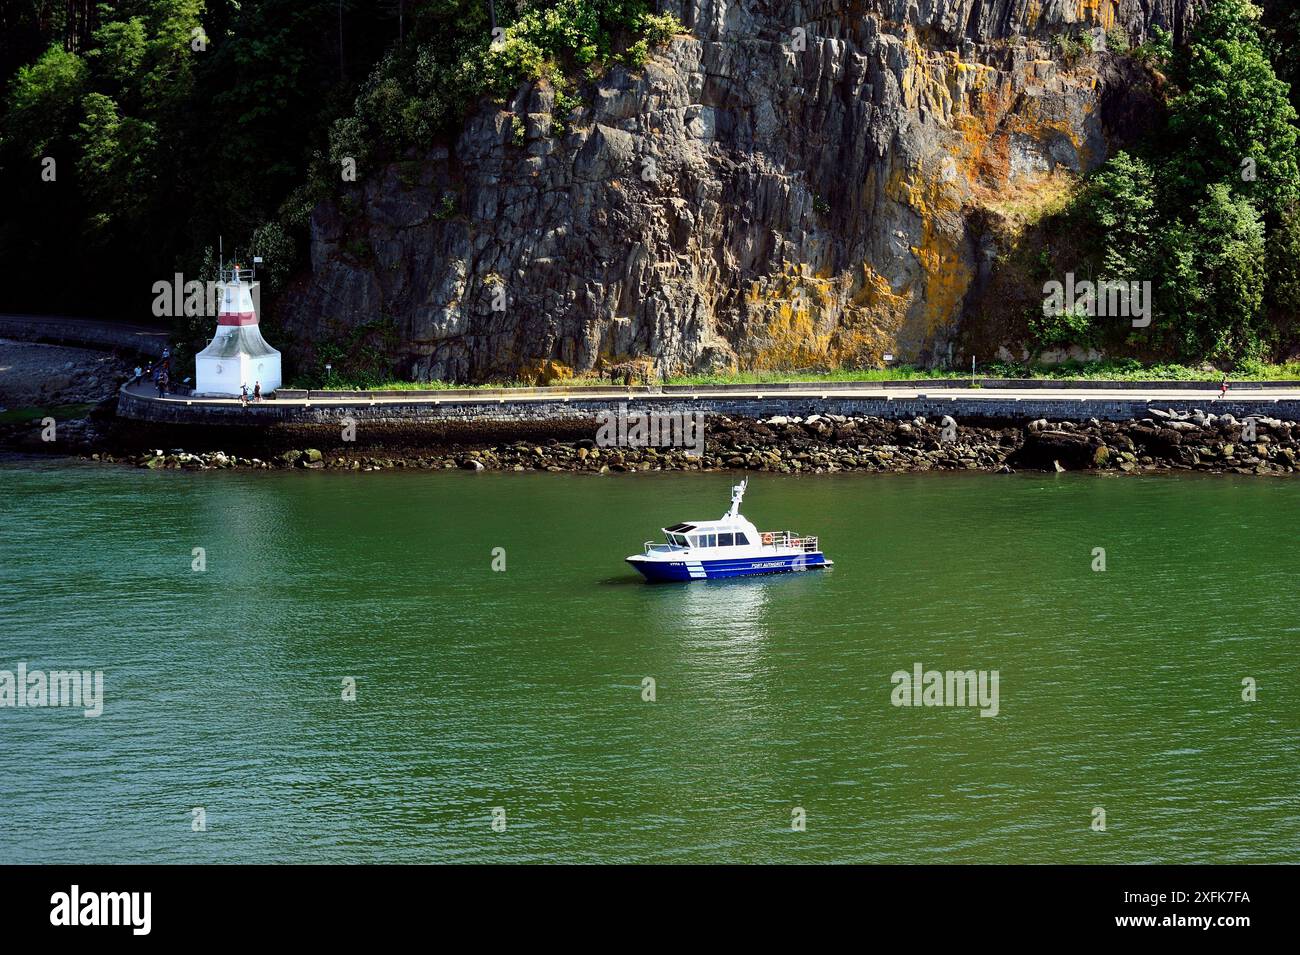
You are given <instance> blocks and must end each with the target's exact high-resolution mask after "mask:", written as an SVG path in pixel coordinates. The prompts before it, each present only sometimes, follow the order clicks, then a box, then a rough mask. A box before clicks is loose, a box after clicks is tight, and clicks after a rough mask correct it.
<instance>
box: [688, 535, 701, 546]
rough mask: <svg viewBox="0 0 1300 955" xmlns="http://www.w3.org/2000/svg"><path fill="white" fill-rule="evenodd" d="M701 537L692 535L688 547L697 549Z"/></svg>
mask: <svg viewBox="0 0 1300 955" xmlns="http://www.w3.org/2000/svg"><path fill="white" fill-rule="evenodd" d="M701 536H702V535H700V534H692V535H691V537H690V546H691V547H699V546H700V537H701Z"/></svg>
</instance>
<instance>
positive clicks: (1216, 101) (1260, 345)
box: [1031, 0, 1300, 367]
mask: <svg viewBox="0 0 1300 955" xmlns="http://www.w3.org/2000/svg"><path fill="white" fill-rule="evenodd" d="M1279 22H1281V21H1279ZM1285 22H1287V23H1289V24H1290V25H1291V27H1292V29H1294V28H1295V26H1296V25H1297V23H1300V20H1298V19H1297V17H1295V16H1293V15H1290V14H1288V16H1287V18H1286V21H1285ZM1280 37H1281V35H1280V34H1278V33H1275V32H1270V31H1269V30H1267V29H1263V28H1262V25H1261V22H1260V10H1259V8H1257V7H1256V6H1254V5H1253V4H1252V3H1250V2H1248V0H1212V2H1211V3H1210V5H1209V7H1208V8H1207V9H1206V11H1205V12H1204V13H1203V15H1202V16H1201V18H1200V20H1199V22H1198V24H1197V28H1196V31H1195V34H1194V36H1193V38H1192V42H1191V43H1190V44H1189V45H1188V46H1187V47H1186V48H1185V49H1181V50H1173V49H1171V48H1170V47H1169V46H1168V37H1167V35H1165V36H1160V37H1159V38H1158V39H1157V41H1156V42H1155V43H1152V44H1150V45H1148V47H1146V48H1145V49H1142V50H1135V51H1132V52H1133V55H1136V56H1140V57H1141V58H1142V60H1143V62H1146V63H1147V64H1148V65H1149V66H1150V67H1151V68H1152V69H1153V70H1156V71H1158V72H1160V73H1162V74H1164V75H1165V76H1166V77H1167V79H1168V81H1169V83H1170V84H1171V88H1172V91H1173V92H1172V94H1171V97H1170V101H1169V110H1168V119H1167V123H1166V126H1165V129H1164V130H1163V131H1162V133H1161V134H1160V135H1158V136H1156V137H1154V138H1153V139H1152V141H1150V142H1149V143H1146V144H1144V147H1143V148H1142V149H1141V150H1140V151H1138V152H1136V153H1128V152H1121V153H1119V154H1117V155H1116V156H1114V157H1112V158H1111V159H1110V161H1108V162H1107V163H1106V164H1105V166H1103V167H1102V169H1101V170H1100V171H1099V172H1098V173H1096V174H1095V175H1094V176H1093V177H1092V178H1091V179H1090V180H1089V181H1088V182H1087V183H1086V184H1085V187H1084V188H1083V189H1082V190H1081V191H1080V192H1079V194H1078V196H1077V197H1076V200H1075V202H1074V203H1073V206H1072V207H1071V209H1069V210H1068V212H1067V213H1066V216H1065V218H1066V220H1067V221H1066V222H1065V223H1063V224H1062V227H1063V228H1071V229H1078V230H1080V232H1082V233H1084V234H1089V235H1090V236H1091V244H1090V245H1091V250H1092V261H1091V262H1090V263H1089V266H1090V269H1091V271H1090V276H1094V275H1095V277H1096V278H1097V279H1098V280H1101V281H1120V282H1150V283H1151V284H1152V288H1153V300H1154V306H1155V307H1154V317H1153V320H1152V322H1151V324H1150V326H1149V327H1146V328H1141V329H1135V328H1132V327H1131V326H1128V325H1126V324H1124V323H1122V322H1115V321H1114V320H1112V319H1103V318H1094V319H1090V318H1088V317H1087V316H1082V315H1079V314H1077V313H1076V312H1066V313H1065V314H1061V315H1052V316H1048V317H1044V318H1039V317H1038V316H1035V317H1034V318H1033V319H1032V320H1031V328H1032V329H1033V330H1034V332H1035V333H1036V336H1037V338H1038V341H1039V344H1040V345H1044V346H1050V345H1061V344H1077V345H1084V346H1096V345H1103V346H1106V348H1107V350H1110V351H1112V352H1114V351H1119V350H1123V349H1125V348H1130V349H1132V350H1135V351H1140V352H1143V353H1146V354H1148V355H1150V354H1157V355H1163V356H1164V357H1167V358H1172V359H1177V360H1182V361H1200V360H1211V361H1220V362H1224V361H1226V362H1237V363H1244V364H1246V365H1247V367H1249V366H1250V365H1251V364H1257V363H1259V362H1261V361H1263V360H1266V359H1267V358H1269V357H1270V356H1272V355H1273V354H1275V353H1276V352H1277V351H1278V350H1279V349H1282V348H1286V347H1290V346H1292V345H1294V344H1295V341H1294V335H1295V328H1294V320H1295V316H1296V312H1297V306H1300V273H1298V271H1297V268H1298V267H1297V265H1296V253H1297V252H1300V211H1298V206H1297V203H1298V201H1300V168H1298V167H1297V159H1298V158H1300V157H1298V155H1297V128H1296V122H1297V114H1296V110H1295V107H1294V106H1293V105H1292V102H1291V99H1290V97H1291V95H1292V90H1291V89H1290V88H1289V86H1288V84H1287V83H1286V82H1284V81H1283V80H1281V79H1279V77H1278V74H1277V71H1276V70H1275V68H1274V65H1273V63H1272V62H1270V59H1269V56H1268V51H1269V49H1272V50H1273V51H1274V52H1275V53H1276V54H1283V55H1281V56H1280V57H1279V59H1278V62H1279V64H1280V65H1283V68H1284V69H1286V70H1290V69H1291V68H1292V61H1291V53H1293V52H1294V51H1295V49H1296V47H1295V46H1294V45H1292V43H1291V42H1290V41H1288V42H1285V43H1284V42H1281V40H1280ZM1290 39H1291V40H1294V36H1292V37H1291V38H1290ZM1064 264H1065V263H1060V262H1058V263H1057V265H1058V266H1060V265H1064Z"/></svg>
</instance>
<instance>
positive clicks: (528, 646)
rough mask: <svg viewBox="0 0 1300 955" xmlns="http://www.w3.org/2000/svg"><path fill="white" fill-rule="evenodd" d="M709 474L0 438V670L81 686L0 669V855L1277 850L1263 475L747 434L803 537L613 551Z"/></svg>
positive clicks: (1286, 743) (759, 489)
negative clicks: (804, 564)
mask: <svg viewBox="0 0 1300 955" xmlns="http://www.w3.org/2000/svg"><path fill="white" fill-rule="evenodd" d="M734 479H735V476H734V475H729V474H712V475H693V476H691V475H681V474H676V475H653V474H639V475H621V476H613V477H609V476H607V477H597V476H590V475H567V474H543V473H537V474H534V473H527V474H514V473H508V474H492V473H485V474H478V475H474V474H467V473H463V472H454V473H443V472H412V473H401V472H397V473H378V474H331V473H323V472H314V473H256V474H253V473H229V472H209V473H197V474H192V473H185V472H146V471H138V470H130V469H123V468H114V467H99V466H93V465H80V464H70V463H67V462H50V461H32V460H23V459H9V460H6V461H0V511H3V528H4V529H3V536H2V537H0V669H8V670H14V669H16V667H17V664H18V663H19V662H20V661H21V662H26V663H27V665H28V667H29V668H31V669H37V668H39V669H44V670H57V669H65V668H72V667H77V668H83V669H93V670H103V671H104V680H105V695H106V702H105V708H104V713H103V715H102V716H100V717H99V718H93V719H88V718H85V717H83V716H82V715H81V712H80V711H79V710H69V709H54V708H46V709H31V708H25V709H16V708H0V756H2V757H3V759H2V760H0V762H2V763H3V766H4V771H3V772H2V773H0V862H202V861H207V862H272V861H294V862H348V861H354V862H361V861H394V862H423V861H430V862H437V861H468V862H494V861H556V860H563V861H608V862H650V861H660V862H663V861H669V862H672V861H682V862H685V861H789V862H811V861H862V862H936V861H938V862H944V861H951V862H1013V861H1027V862H1156V861H1166V862H1191V861H1220V862H1228V861H1287V862H1300V733H1298V731H1300V705H1298V704H1300V653H1298V652H1297V642H1298V638H1300V617H1298V614H1297V603H1296V599H1295V598H1296V581H1297V568H1298V567H1300V537H1298V535H1297V533H1296V531H1297V518H1300V482H1297V481H1287V480H1270V479H1263V478H1253V479H1252V478H1235V477H1210V478H1205V477H1193V476H1179V477H1168V476H1166V477H1149V478H1116V477H1099V476H1095V475H1077V474H1066V475H1037V474H1035V475H1013V476H993V475H937V474H929V475H885V476H866V475H843V476H817V477H802V478H795V477H775V476H768V475H758V476H756V477H755V478H754V479H753V480H752V481H751V484H750V490H749V494H748V498H747V501H746V505H745V507H744V511H745V513H746V515H747V516H748V517H750V518H751V519H752V520H754V521H755V523H757V524H758V525H759V526H760V527H763V528H790V529H794V530H799V531H802V532H806V533H814V534H820V535H821V538H822V542H823V546H824V548H825V549H826V551H827V553H828V555H829V556H830V557H832V558H833V559H834V560H835V561H836V566H835V568H834V569H833V570H830V571H826V572H813V573H806V574H798V575H780V576H775V577H767V578H751V579H744V580H737V581H727V582H706V583H695V584H685V585H661V586H649V585H646V584H643V583H642V582H641V581H640V578H639V577H638V576H637V575H636V573H635V572H634V571H632V570H631V569H630V568H628V567H627V565H625V564H624V563H622V558H623V557H624V556H626V555H628V554H631V553H634V552H636V551H639V550H640V546H641V543H642V541H644V540H646V539H648V538H651V537H655V538H657V537H658V536H659V533H658V528H660V527H662V526H664V525H666V524H671V523H675V522H677V521H680V520H687V519H692V518H716V517H719V516H721V514H722V513H723V511H724V510H725V509H726V507H727V503H728V491H729V487H730V484H731V483H732V482H733V480H734ZM195 547H202V548H204V549H205V551H206V559H207V570H206V572H203V573H196V572H193V571H192V570H191V561H192V560H193V557H192V551H193V548H195ZM497 547H501V548H504V549H505V555H506V570H505V571H504V572H494V571H493V570H492V566H491V565H492V550H493V548H497ZM1096 547H1104V548H1105V549H1106V560H1107V570H1106V571H1105V572H1104V573H1097V572H1094V571H1093V570H1092V568H1091V565H1092V563H1093V556H1092V552H1093V549H1094V548H1096ZM918 662H919V663H922V664H923V665H924V666H925V667H926V668H927V669H929V668H935V669H987V670H998V671H999V674H1000V712H999V714H998V715H997V716H996V717H993V718H981V717H980V715H979V713H978V712H977V711H976V710H975V709H970V708H901V707H894V706H892V705H891V704H890V695H891V690H892V689H893V686H892V684H891V682H890V676H891V674H892V673H894V672H895V671H897V670H911V669H912V667H913V665H914V664H915V663H918ZM647 676H649V677H653V678H654V679H655V681H656V684H657V700H656V701H655V702H645V701H643V700H642V680H643V678H645V677H647ZM345 677H355V678H356V681H357V699H356V701H355V702H344V701H343V700H342V699H341V698H340V697H341V686H342V681H343V680H344V678H345ZM1245 677H1252V678H1254V679H1255V680H1256V681H1257V682H1258V687H1259V689H1258V694H1259V699H1258V701H1257V702H1254V703H1247V702H1243V701H1242V699H1241V692H1242V682H1241V681H1242V679H1243V678H1245ZM196 806H202V807H204V808H205V810H206V816H207V831H206V832H193V831H191V818H192V817H191V812H190V810H191V808H192V807H196ZM796 806H798V807H803V809H805V810H806V812H807V831H805V832H794V831H792V830H791V810H792V808H793V807H796ZM494 807H502V808H504V809H505V812H506V820H507V829H506V831H504V832H495V831H493V828H492V814H493V809H494ZM1094 807H1103V808H1104V809H1105V811H1106V824H1107V830H1106V831H1105V832H1096V831H1093V830H1092V829H1091V828H1090V823H1091V822H1092V820H1093V810H1094Z"/></svg>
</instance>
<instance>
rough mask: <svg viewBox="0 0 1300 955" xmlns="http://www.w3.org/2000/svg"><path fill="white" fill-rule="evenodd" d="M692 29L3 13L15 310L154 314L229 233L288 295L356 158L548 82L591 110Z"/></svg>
mask: <svg viewBox="0 0 1300 955" xmlns="http://www.w3.org/2000/svg"><path fill="white" fill-rule="evenodd" d="M494 26H496V27H498V28H499V31H500V32H499V33H498V34H497V35H496V36H495V38H494V33H493V27H494ZM676 29H679V25H677V24H676V23H675V21H674V20H672V18H670V17H662V16H656V15H654V14H653V13H652V12H651V8H650V6H649V5H648V4H647V3H645V2H643V0H558V2H549V3H541V2H529V0H379V2H377V3H376V2H370V0H364V2H363V0H242V2H241V0H114V2H106V3H98V4H96V3H94V2H93V0H29V2H25V3H22V4H0V189H3V194H4V195H5V196H6V201H5V215H4V218H3V221H2V222H0V258H3V261H4V262H5V263H6V266H7V267H8V271H9V273H10V274H11V275H12V274H18V275H21V276H23V277H24V278H25V281H23V282H21V283H6V285H5V286H4V290H3V292H0V310H5V309H8V310H17V309H27V308H40V309H64V310H67V311H72V312H87V313H101V314H102V313H105V312H107V311H111V310H112V309H114V308H118V309H123V310H130V311H131V313H132V315H133V317H136V318H138V317H140V316H143V315H147V314H148V309H149V304H150V302H151V301H152V294H151V292H150V288H151V285H152V283H153V282H154V281H155V280H157V279H159V278H165V277H166V278H169V277H170V276H171V275H172V274H173V272H174V271H181V272H183V273H184V274H185V276H186V278H194V277H198V278H204V279H206V278H210V277H212V269H213V267H214V265H215V256H214V248H215V246H216V244H217V239H218V236H223V237H224V240H225V250H226V253H227V258H230V257H231V256H232V255H239V256H247V255H249V254H250V253H254V252H255V253H258V254H261V255H263V257H264V258H265V259H266V268H265V270H264V272H263V273H262V277H263V278H264V279H265V280H266V282H265V285H266V286H267V288H266V289H265V291H270V292H272V293H273V292H274V291H275V289H276V288H277V287H279V286H282V285H283V284H284V282H285V280H286V278H287V277H288V275H289V274H290V273H291V272H292V270H293V269H294V268H295V267H296V266H297V265H299V264H301V261H302V257H303V256H304V255H305V251H306V231H305V227H306V221H307V213H308V212H309V210H310V208H311V206H312V205H313V203H314V202H315V201H316V200H317V199H319V198H320V197H321V196H322V195H324V194H325V193H326V192H327V191H328V190H330V189H338V188H341V186H340V185H339V181H340V176H339V173H338V168H339V167H338V165H337V160H338V159H339V157H342V156H347V157H350V158H352V159H353V160H354V161H356V162H357V163H358V164H361V163H364V162H367V161H370V160H372V159H374V160H379V159H384V158H389V157H393V156H399V155H401V154H402V153H403V152H404V151H406V150H415V151H417V154H418V151H419V150H421V149H428V148H429V147H431V146H432V145H434V144H435V143H437V142H440V141H446V140H447V139H448V138H449V137H451V136H453V135H454V133H455V130H456V129H457V128H458V127H459V125H460V123H461V120H462V118H463V116H464V114H465V112H466V111H467V110H468V109H469V108H470V107H472V106H473V104H474V103H475V102H476V101H477V100H478V99H479V98H480V97H482V96H495V97H505V96H508V95H509V94H511V93H513V91H514V89H515V87H516V86H517V84H518V83H519V82H520V81H521V80H523V79H527V78H531V77H542V76H546V77H549V78H550V79H551V80H552V81H553V82H554V83H555V85H556V86H557V87H558V88H559V90H560V93H561V95H562V96H567V97H570V101H573V102H576V100H573V99H572V97H573V96H574V95H575V90H576V85H575V82H574V81H575V80H577V79H581V71H596V70H599V69H600V68H602V66H603V65H605V64H607V63H610V62H613V61H615V60H620V61H622V62H626V63H629V64H633V65H635V64H637V63H639V62H640V61H641V60H642V59H643V58H644V57H645V56H646V55H647V53H648V50H649V45H652V44H654V43H656V42H661V41H662V40H664V39H666V37H667V35H668V34H670V33H671V32H673V31H674V30H676ZM561 102H564V101H563V100H562V101H561ZM557 131H558V130H557ZM50 160H52V161H53V162H52V164H51V163H50V162H49V161H50ZM51 176H52V178H43V177H51ZM447 211H448V213H450V212H452V211H454V210H447ZM127 271H129V272H130V273H131V280H130V281H129V282H126V281H123V275H124V273H125V272H127ZM181 331H182V333H183V334H185V333H187V332H188V329H181ZM196 334H201V332H198V331H196Z"/></svg>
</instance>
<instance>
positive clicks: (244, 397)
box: [239, 382, 248, 408]
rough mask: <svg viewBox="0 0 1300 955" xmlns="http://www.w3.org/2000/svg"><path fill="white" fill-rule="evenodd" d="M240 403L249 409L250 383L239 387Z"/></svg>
mask: <svg viewBox="0 0 1300 955" xmlns="http://www.w3.org/2000/svg"><path fill="white" fill-rule="evenodd" d="M239 403H240V404H241V405H243V406H244V407H245V408H247V407H248V382H244V383H243V384H242V385H240V386H239Z"/></svg>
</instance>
